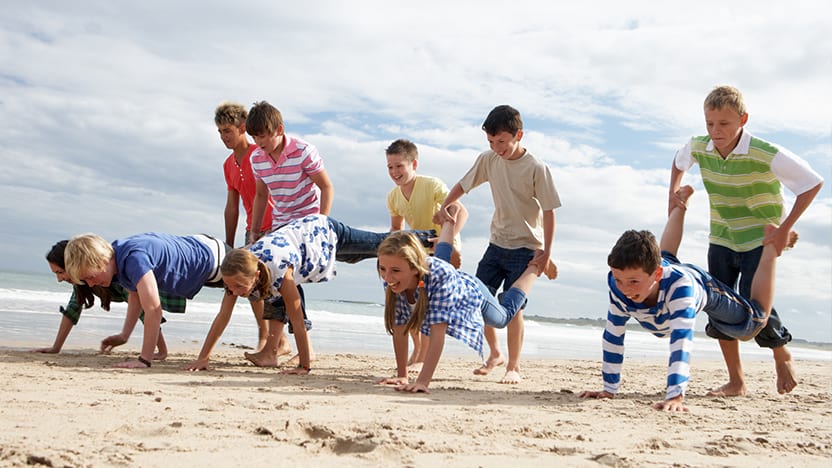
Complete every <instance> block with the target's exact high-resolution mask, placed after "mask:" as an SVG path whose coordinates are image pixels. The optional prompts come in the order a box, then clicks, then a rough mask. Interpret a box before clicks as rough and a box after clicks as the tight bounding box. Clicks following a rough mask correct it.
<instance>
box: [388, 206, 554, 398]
mask: <svg viewBox="0 0 832 468" xmlns="http://www.w3.org/2000/svg"><path fill="white" fill-rule="evenodd" d="M444 218H445V219H446V221H445V223H444V225H443V226H442V233H441V235H440V236H439V240H438V242H437V244H436V249H435V256H434V257H430V256H428V255H427V252H426V251H425V249H424V248H423V247H422V246H421V245H420V243H419V241H418V240H417V239H416V238H415V237H414V236H413V235H412V234H410V233H408V232H403V231H399V232H394V233H392V234H390V235H389V236H388V237H387V239H385V240H384V241H383V242H382V243H381V245H379V249H378V271H379V276H381V278H382V279H383V280H384V282H385V302H384V326H385V328H386V329H387V332H388V333H390V334H391V335H392V336H393V351H394V353H395V356H396V368H397V376H396V377H390V378H384V379H381V380H379V381H378V382H377V383H379V384H389V385H395V389H396V390H398V391H406V392H425V393H430V391H429V390H428V386H429V385H430V381H431V379H432V378H433V374H434V372H435V371H436V366H437V364H438V363H439V358H440V357H441V355H442V349H443V348H444V346H445V335H450V336H452V337H454V338H457V339H459V340H460V341H462V342H463V343H465V344H467V345H468V346H470V347H472V348H473V349H474V350H476V351H477V352H478V353H479V354H480V357H482V355H483V351H482V348H483V330H484V326H485V325H489V326H492V327H495V328H505V327H506V325H508V323H509V322H511V319H512V318H514V316H515V315H516V314H517V311H518V310H520V308H521V307H522V306H523V305H524V303H525V301H526V294H527V293H528V292H529V290H530V289H531V286H532V284H534V280H535V279H537V277H538V276H539V275H540V272H539V271H538V268H537V267H536V266H529V267H528V268H526V271H525V272H524V273H523V274H522V275H521V276H520V278H518V279H517V281H515V283H514V284H513V285H512V287H511V288H510V289H509V290H508V291H506V292H505V293H503V294H502V295H501V298H500V299H499V300H498V299H497V298H495V297H494V296H493V295H492V294H491V292H490V291H489V290H488V287H487V286H485V284H483V283H482V281H480V280H479V279H477V278H476V277H475V276H473V275H470V274H468V273H465V272H462V271H459V270H457V269H455V268H454V267H453V266H452V265H451V264H450V263H448V262H449V260H450V258H451V252H452V250H453V247H452V243H453V238H454V236H455V235H456V234H458V233H459V231H460V230H461V229H462V226H463V225H464V224H465V221H466V220H467V218H468V213H467V211H466V210H465V208H464V207H463V206H462V205H461V204H458V203H457V204H454V205H451V206H449V207H448V210H447V212H446V213H445V216H444ZM413 329H417V330H420V331H421V332H422V333H424V334H425V335H428V336H430V341H429V344H428V351H427V355H426V356H425V361H424V364H423V365H422V369H421V371H420V372H419V376H418V377H417V379H416V381H415V382H413V383H410V381H409V378H408V376H407V359H408V349H407V348H408V343H409V341H408V334H409V332H410V330H413Z"/></svg>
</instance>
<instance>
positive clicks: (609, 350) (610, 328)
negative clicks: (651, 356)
mask: <svg viewBox="0 0 832 468" xmlns="http://www.w3.org/2000/svg"><path fill="white" fill-rule="evenodd" d="M609 294H610V305H609V309H608V310H607V325H606V327H605V328H604V338H603V343H602V349H603V353H604V364H603V366H602V368H601V375H602V376H603V378H604V391H605V392H609V393H612V394H613V395H614V394H615V393H617V392H618V387H619V385H620V384H621V366H622V364H623V363H624V333H625V332H626V327H625V326H626V324H627V321H628V320H629V319H630V316H629V315H627V314H626V313H625V312H624V309H623V306H622V304H621V303H619V302H618V300H616V299H615V296H613V294H612V292H610V293H609Z"/></svg>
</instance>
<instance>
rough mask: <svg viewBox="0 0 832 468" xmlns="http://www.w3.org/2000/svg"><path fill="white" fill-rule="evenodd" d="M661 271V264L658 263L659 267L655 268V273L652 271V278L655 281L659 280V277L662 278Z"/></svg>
mask: <svg viewBox="0 0 832 468" xmlns="http://www.w3.org/2000/svg"><path fill="white" fill-rule="evenodd" d="M663 272H664V270H662V266H661V265H659V267H658V268H656V272H655V273H653V279H654V280H656V281H659V280H661V279H662V273H663Z"/></svg>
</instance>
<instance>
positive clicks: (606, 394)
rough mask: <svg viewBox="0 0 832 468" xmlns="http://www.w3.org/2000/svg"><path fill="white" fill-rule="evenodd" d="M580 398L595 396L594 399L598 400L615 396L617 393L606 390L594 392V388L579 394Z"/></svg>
mask: <svg viewBox="0 0 832 468" xmlns="http://www.w3.org/2000/svg"><path fill="white" fill-rule="evenodd" d="M578 398H594V399H596V400H598V399H604V398H615V394H613V393H610V392H606V391H604V390H601V391H600V392H594V391H592V390H584V391H583V392H581V393H579V394H578Z"/></svg>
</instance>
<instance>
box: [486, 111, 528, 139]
mask: <svg viewBox="0 0 832 468" xmlns="http://www.w3.org/2000/svg"><path fill="white" fill-rule="evenodd" d="M482 129H483V130H485V133H487V134H489V135H496V134H498V133H500V132H508V133H511V134H512V135H517V132H519V131H520V130H523V119H521V118H520V111H518V110H517V109H515V108H513V107H511V106H509V105H502V106H497V107H495V108H494V109H492V110H491V112H489V113H488V117H486V118H485V122H483V124H482Z"/></svg>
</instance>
